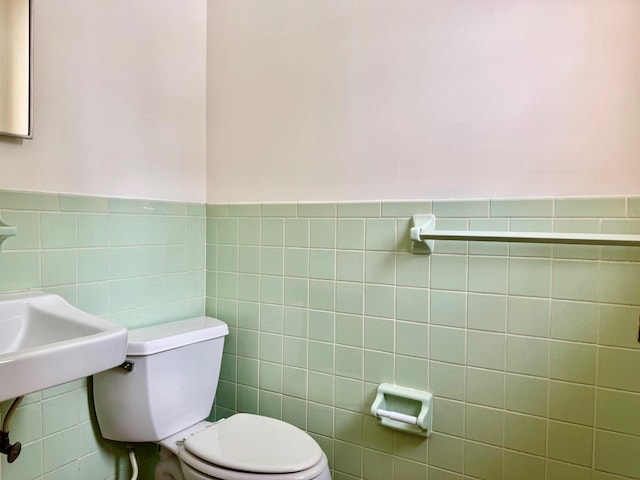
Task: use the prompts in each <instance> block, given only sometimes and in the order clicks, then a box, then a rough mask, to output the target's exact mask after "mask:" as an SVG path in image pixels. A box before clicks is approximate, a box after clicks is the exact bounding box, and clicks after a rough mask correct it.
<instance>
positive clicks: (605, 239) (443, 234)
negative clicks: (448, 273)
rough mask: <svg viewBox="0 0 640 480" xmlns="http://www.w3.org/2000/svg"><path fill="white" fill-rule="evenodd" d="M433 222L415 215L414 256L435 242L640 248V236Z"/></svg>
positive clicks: (433, 218) (425, 250) (428, 250)
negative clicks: (448, 225)
mask: <svg viewBox="0 0 640 480" xmlns="http://www.w3.org/2000/svg"><path fill="white" fill-rule="evenodd" d="M435 220H436V219H435V217H434V216H433V215H414V217H413V227H412V228H411V240H413V241H414V244H415V243H417V244H418V245H419V247H420V248H421V250H420V248H419V249H415V248H414V253H431V252H432V251H433V241H434V240H461V241H478V242H519V243H556V244H570V245H617V246H626V247H638V246H640V235H620V234H603V233H546V232H486V231H473V230H471V231H466V230H436V229H435V223H436V222H435ZM425 246H426V249H425Z"/></svg>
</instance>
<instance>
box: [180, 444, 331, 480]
mask: <svg viewBox="0 0 640 480" xmlns="http://www.w3.org/2000/svg"><path fill="white" fill-rule="evenodd" d="M178 455H179V457H180V461H181V463H182V471H183V473H184V474H185V477H186V478H189V479H198V480H200V479H202V480H205V479H206V480H209V479H211V478H214V479H219V480H314V479H316V478H323V479H324V478H327V479H329V478H330V477H329V476H328V473H325V472H328V471H329V463H328V461H327V457H326V455H324V453H323V454H322V458H321V459H320V462H318V463H317V464H316V465H314V466H313V467H312V468H309V469H307V470H303V471H300V472H291V473H281V474H273V473H255V472H243V471H241V470H229V469H226V468H221V467H219V466H217V465H214V464H211V463H208V462H204V461H202V459H200V458H198V457H196V456H194V455H191V454H190V453H189V452H187V451H186V450H185V449H184V448H181V449H180V452H179V453H178ZM323 473H325V476H322V474H323Z"/></svg>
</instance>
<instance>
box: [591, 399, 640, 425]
mask: <svg viewBox="0 0 640 480" xmlns="http://www.w3.org/2000/svg"><path fill="white" fill-rule="evenodd" d="M596 405H597V410H596V427H598V428H601V429H604V430H611V431H614V432H619V433H628V434H630V435H636V436H638V435H640V427H639V425H640V424H639V423H638V421H637V420H638V416H639V412H640V408H639V407H640V395H638V394H635V393H628V392H620V391H615V390H605V389H598V390H597V395H596Z"/></svg>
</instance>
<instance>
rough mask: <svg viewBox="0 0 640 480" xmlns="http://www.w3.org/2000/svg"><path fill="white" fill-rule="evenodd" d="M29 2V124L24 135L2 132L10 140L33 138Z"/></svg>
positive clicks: (31, 16)
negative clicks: (10, 138)
mask: <svg viewBox="0 0 640 480" xmlns="http://www.w3.org/2000/svg"><path fill="white" fill-rule="evenodd" d="M28 2H29V107H28V108H29V114H28V115H29V123H28V127H27V133H26V134H25V135H22V134H19V133H11V132H3V131H0V135H4V136H7V137H12V138H23V139H27V140H31V139H32V138H33V0H28Z"/></svg>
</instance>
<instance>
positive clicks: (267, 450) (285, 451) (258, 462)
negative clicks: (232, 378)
mask: <svg viewBox="0 0 640 480" xmlns="http://www.w3.org/2000/svg"><path fill="white" fill-rule="evenodd" d="M201 427H204V428H201ZM185 435H186V436H185ZM183 436H184V438H183V439H182V440H177V439H178V438H180V437H183ZM159 443H160V445H161V446H162V447H163V448H164V449H166V451H172V452H173V453H175V454H176V455H177V457H178V458H179V460H180V463H181V468H182V472H183V474H184V480H203V479H208V480H211V479H219V480H264V479H269V480H330V479H331V476H330V474H329V467H328V463H327V457H326V455H325V454H324V452H322V450H321V449H320V447H319V446H318V444H317V443H316V442H315V441H314V440H313V439H312V438H311V437H310V436H309V435H308V434H306V433H305V432H304V431H302V430H300V429H299V428H297V427H294V426H293V425H289V424H287V423H285V422H282V421H280V420H276V419H273V418H268V417H262V416H258V415H251V414H246V413H239V414H236V415H233V416H231V417H229V418H228V419H224V420H220V421H219V422H216V423H212V424H210V423H208V422H202V424H200V425H198V427H197V431H196V432H195V433H190V432H183V433H182V434H178V435H177V436H173V437H172V438H170V439H167V440H163V441H160V442H159ZM162 474H164V470H163V469H161V468H160V465H159V466H158V468H157V469H156V479H157V480H161V479H162V480H164V478H163V477H162ZM176 478H177V479H178V478H179V479H182V477H176Z"/></svg>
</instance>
